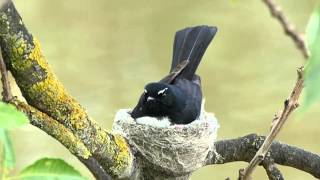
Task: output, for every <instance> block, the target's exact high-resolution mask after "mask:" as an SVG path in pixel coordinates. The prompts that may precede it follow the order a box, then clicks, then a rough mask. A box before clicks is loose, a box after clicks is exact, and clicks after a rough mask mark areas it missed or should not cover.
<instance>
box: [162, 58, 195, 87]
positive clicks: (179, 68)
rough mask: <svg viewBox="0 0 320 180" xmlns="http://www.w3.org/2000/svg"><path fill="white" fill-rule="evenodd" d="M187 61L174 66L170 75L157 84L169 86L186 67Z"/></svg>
mask: <svg viewBox="0 0 320 180" xmlns="http://www.w3.org/2000/svg"><path fill="white" fill-rule="evenodd" d="M188 63H189V61H188V60H184V61H182V62H181V63H179V64H178V65H176V66H175V68H174V69H173V70H171V71H170V74H168V75H167V76H165V77H164V78H162V79H161V80H160V81H159V82H161V83H168V84H171V83H172V82H173V80H174V79H175V78H176V77H177V76H178V75H179V74H180V73H181V71H182V70H183V69H184V68H185V67H186V66H187V65H188Z"/></svg>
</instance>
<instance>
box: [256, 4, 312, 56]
mask: <svg viewBox="0 0 320 180" xmlns="http://www.w3.org/2000/svg"><path fill="white" fill-rule="evenodd" d="M262 1H263V2H264V3H265V4H266V5H267V6H268V8H269V10H270V13H271V15H272V16H273V17H274V18H276V19H277V20H278V21H279V23H280V24H281V26H282V27H283V29H284V32H285V33H286V35H288V36H289V37H291V39H292V40H293V42H294V43H295V44H296V46H297V48H298V49H299V50H300V51H301V52H302V54H303V56H304V58H305V59H308V57H309V52H308V49H307V46H306V43H305V41H304V38H303V36H302V35H301V34H300V33H299V32H297V31H296V30H295V28H294V26H293V25H292V24H291V23H290V22H289V20H288V18H287V17H286V16H285V15H284V14H283V12H282V10H281V7H280V6H278V5H277V4H276V3H275V2H274V1H273V0H262Z"/></svg>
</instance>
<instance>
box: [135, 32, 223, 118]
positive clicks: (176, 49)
mask: <svg viewBox="0 0 320 180" xmlns="http://www.w3.org/2000/svg"><path fill="white" fill-rule="evenodd" d="M216 32H217V28H216V27H210V26H196V27H189V28H185V29H182V30H180V31H178V32H176V35H175V39H174V45H173V58H172V64H171V69H170V73H169V75H167V76H166V77H164V78H163V79H162V80H160V81H159V82H152V83H149V84H147V85H146V86H145V88H144V92H143V94H142V95H141V97H140V99H139V102H138V104H137V105H136V107H135V108H134V109H133V110H132V112H131V116H132V118H134V119H136V118H139V117H143V116H151V117H156V118H158V119H159V120H160V119H161V118H164V117H168V118H169V120H170V121H171V123H173V124H188V123H190V122H192V121H194V120H195V119H197V118H198V117H199V115H200V111H201V101H202V92H201V83H200V77H199V76H198V75H196V74H195V72H196V70H197V68H198V65H199V63H200V61H201V58H202V56H203V54H204V52H205V51H206V49H207V47H208V46H209V44H210V42H211V40H212V39H213V37H214V36H215V34H216Z"/></svg>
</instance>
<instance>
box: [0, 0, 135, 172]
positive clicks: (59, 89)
mask: <svg viewBox="0 0 320 180" xmlns="http://www.w3.org/2000/svg"><path fill="white" fill-rule="evenodd" d="M0 46H1V47H2V48H3V49H2V50H3V56H4V60H5V63H6V66H7V68H8V69H9V70H10V71H11V73H12V75H13V76H14V78H15V80H16V82H17V84H18V86H19V88H20V90H21V92H22V94H23V96H24V97H25V99H26V100H27V102H28V104H30V105H31V106H33V107H34V108H36V109H37V110H39V111H41V112H43V114H45V115H47V116H48V117H50V118H52V120H53V121H55V122H56V123H59V124H62V125H63V126H64V127H65V128H66V129H68V131H70V133H72V134H73V135H74V136H75V138H77V139H79V140H80V141H81V142H82V143H83V144H84V146H85V147H86V148H87V149H88V150H89V152H90V153H91V155H92V157H93V158H94V159H96V160H97V162H99V163H100V165H101V166H102V167H103V169H104V170H105V171H106V172H107V173H108V174H110V175H111V176H112V177H115V178H121V177H123V176H127V175H129V174H130V173H131V167H132V163H133V157H132V154H131V150H130V147H129V145H128V144H127V142H126V140H125V139H124V138H123V137H122V136H119V135H114V134H112V133H110V132H107V131H105V130H103V129H102V128H101V127H99V126H98V125H97V123H96V122H95V121H94V120H93V119H91V118H90V117H89V116H88V115H87V113H86V111H85V109H84V108H83V107H82V106H81V105H80V104H79V103H78V102H77V101H76V100H75V99H73V98H72V97H71V96H70V95H69V94H68V93H67V92H66V90H65V89H64V87H63V85H62V84H61V83H60V81H58V79H57V78H56V76H55V75H54V73H53V72H52V70H51V68H50V67H49V65H48V63H47V61H46V59H45V57H44V56H43V55H42V53H41V50H40V43H39V42H38V41H37V40H36V39H35V38H34V37H33V36H32V35H31V34H30V33H29V32H28V30H27V29H26V27H25V26H24V24H23V22H22V19H21V17H20V15H19V13H18V12H17V10H16V9H15V7H14V5H13V3H12V2H7V3H6V4H5V5H4V6H3V7H2V8H1V9H0ZM32 113H33V112H32V111H30V115H31V114H32ZM44 130H45V131H46V132H47V131H48V130H49V129H44ZM58 140H59V141H64V140H65V139H64V138H63V137H61V139H58ZM72 143H74V142H72ZM62 144H64V143H62ZM64 145H65V144H64ZM89 157H91V156H89ZM89 157H83V158H84V159H86V158H89Z"/></svg>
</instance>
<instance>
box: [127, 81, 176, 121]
mask: <svg viewBox="0 0 320 180" xmlns="http://www.w3.org/2000/svg"><path fill="white" fill-rule="evenodd" d="M175 101H176V95H175V92H173V90H172V87H171V86H170V85H169V84H164V83H149V84H147V85H146V86H145V89H144V92H143V94H142V95H141V97H140V100H139V103H138V104H137V106H136V107H135V108H134V109H133V111H132V113H131V116H132V117H133V118H139V117H142V116H151V117H164V116H167V115H168V114H170V111H172V109H173V108H174V106H175Z"/></svg>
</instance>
